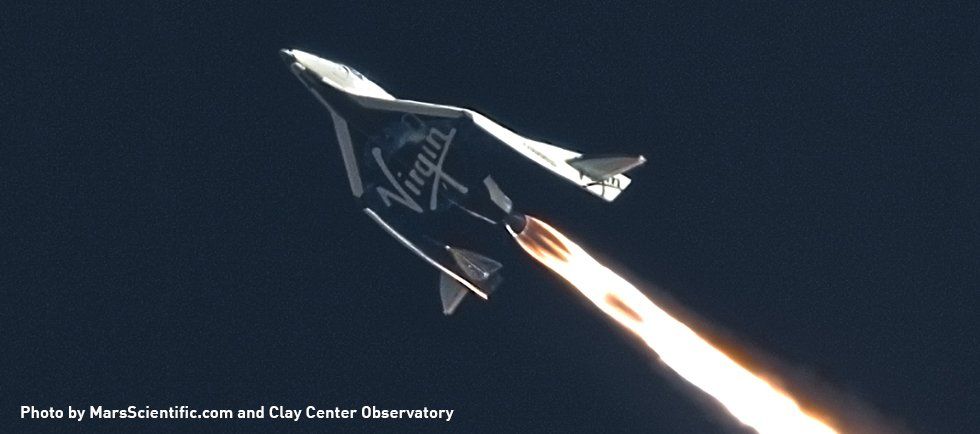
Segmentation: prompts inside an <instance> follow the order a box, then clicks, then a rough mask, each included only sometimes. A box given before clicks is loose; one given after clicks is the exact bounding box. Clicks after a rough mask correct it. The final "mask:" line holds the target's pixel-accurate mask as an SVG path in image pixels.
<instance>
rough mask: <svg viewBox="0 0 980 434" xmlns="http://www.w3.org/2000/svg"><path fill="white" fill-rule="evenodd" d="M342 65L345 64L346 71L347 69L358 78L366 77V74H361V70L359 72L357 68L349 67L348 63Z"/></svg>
mask: <svg viewBox="0 0 980 434" xmlns="http://www.w3.org/2000/svg"><path fill="white" fill-rule="evenodd" d="M340 66H343V67H344V71H346V72H347V73H348V74H354V76H355V77H357V78H361V79H363V78H364V76H363V75H361V73H360V72H357V70H356V69H354V68H351V67H349V66H347V65H340Z"/></svg>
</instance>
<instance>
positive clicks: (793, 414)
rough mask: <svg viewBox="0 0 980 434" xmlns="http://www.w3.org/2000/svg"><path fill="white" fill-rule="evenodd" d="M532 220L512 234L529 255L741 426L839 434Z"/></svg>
mask: <svg viewBox="0 0 980 434" xmlns="http://www.w3.org/2000/svg"><path fill="white" fill-rule="evenodd" d="M526 219H527V225H526V227H525V228H524V230H523V231H521V233H519V234H516V233H513V232H511V233H512V234H513V235H514V238H516V239H517V241H518V243H519V244H520V245H521V247H522V248H524V250H525V251H527V252H528V253H529V254H530V255H531V256H533V257H534V258H535V259H537V260H538V261H540V262H541V263H542V264H544V265H545V266H547V267H548V268H550V269H551V270H552V271H554V272H555V273H558V275H560V276H561V277H562V278H564V279H565V280H567V281H568V282H569V283H571V284H572V286H574V287H575V289H578V290H579V291H580V292H581V293H582V294H583V295H585V296H586V297H588V299H589V300H591V301H592V303H595V305H596V306H598V307H599V309H601V310H602V311H603V312H605V313H606V315H609V316H610V317H612V318H613V319H614V320H616V322H618V323H620V324H622V325H623V326H624V327H626V328H627V329H629V330H630V331H632V332H633V333H635V334H636V335H637V336H638V337H639V338H640V339H642V340H643V342H645V343H646V345H647V346H648V347H650V349H652V350H653V351H654V352H656V353H657V354H658V355H659V356H660V359H661V360H663V362H664V363H666V364H667V366H669V367H670V368H671V369H673V370H674V371H675V372H677V373H678V374H679V375H680V376H681V377H683V378H684V379H686V380H687V381H689V382H690V383H691V384H694V385H695V386H697V387H698V388H700V389H701V390H703V391H704V392H706V393H708V394H709V395H711V396H713V397H714V398H715V399H717V400H718V401H719V402H721V404H722V405H723V406H724V407H725V408H726V409H728V411H729V412H731V413H732V415H734V416H735V417H736V418H737V419H738V420H739V421H741V422H742V423H744V424H746V425H748V426H750V427H752V428H754V429H755V430H756V431H758V432H760V433H780V434H782V433H835V432H836V431H835V430H833V429H832V428H830V427H828V426H827V425H825V424H824V423H823V422H821V421H819V420H817V419H816V418H814V417H813V416H810V415H808V414H806V413H804V412H803V410H802V409H800V407H799V405H797V404H796V402H794V401H793V399H791V398H790V397H789V396H787V395H785V394H784V393H783V392H781V391H779V390H777V389H776V388H775V387H773V386H772V385H770V384H769V383H767V382H766V381H765V380H763V379H761V378H759V377H757V376H755V375H753V374H752V373H751V372H750V371H749V370H747V369H746V368H743V367H742V366H740V365H739V364H738V363H736V362H735V361H734V360H732V359H731V358H729V357H728V356H727V355H725V354H724V353H723V352H722V351H721V350H719V349H717V348H715V347H713V346H711V344H709V343H708V342H707V341H705V340H704V339H703V338H701V337H700V336H698V335H697V334H696V333H694V331H692V330H691V329H690V328H688V327H687V326H685V325H684V324H683V323H681V322H680V321H678V320H677V319H674V318H673V317H671V316H670V315H668V314H667V312H665V311H664V310H663V309H661V308H660V307H658V306H657V305H656V304H654V303H653V302H652V301H650V299H648V298H647V297H646V296H645V295H643V293H642V292H640V291H639V290H637V289H636V287H634V286H633V285H631V284H630V283H629V282H627V281H626V280H625V279H623V278H622V277H620V276H619V275H617V274H616V273H614V272H613V271H612V270H610V269H608V268H606V267H605V266H604V265H602V264H600V263H599V262H598V261H596V260H595V259H594V258H592V256H590V255H589V254H588V253H587V252H586V251H585V250H583V249H582V248H581V247H579V246H577V245H576V244H575V243H573V242H572V241H571V240H569V239H568V238H565V236H563V235H562V234H560V233H559V232H558V231H556V230H555V229H553V228H552V227H550V226H548V225H547V224H545V223H544V222H542V221H540V220H537V219H535V218H533V217H526Z"/></svg>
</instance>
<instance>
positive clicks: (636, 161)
mask: <svg viewBox="0 0 980 434" xmlns="http://www.w3.org/2000/svg"><path fill="white" fill-rule="evenodd" d="M646 161H647V159H646V158H644V157H643V156H642V155H637V156H628V155H580V156H578V157H575V158H570V159H568V160H567V161H566V162H567V163H568V164H569V165H570V166H572V167H574V168H575V169H577V170H578V171H579V172H582V173H583V174H584V175H585V176H588V177H589V178H592V179H594V180H596V181H602V180H605V179H609V178H612V177H614V176H616V175H619V174H621V173H624V172H626V171H628V170H631V169H634V168H636V167H639V166H641V165H643V163H646Z"/></svg>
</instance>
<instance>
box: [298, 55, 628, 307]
mask: <svg viewBox="0 0 980 434" xmlns="http://www.w3.org/2000/svg"><path fill="white" fill-rule="evenodd" d="M280 55H281V56H282V58H283V60H285V61H286V63H287V64H288V65H289V68H290V70H291V71H292V72H293V74H295V75H296V77H297V78H299V80H300V81H301V82H302V83H303V84H304V85H305V86H306V88H307V89H309V90H310V92H312V93H313V96H315V97H316V99H317V100H319V101H320V102H321V103H322V104H323V105H324V106H326V108H327V110H328V111H329V112H330V117H331V119H332V120H333V126H334V130H335V132H336V135H337V142H338V143H339V145H340V155H341V157H342V158H343V163H344V167H345V168H346V170H347V180H348V182H349V183H350V189H351V192H352V193H353V194H354V197H355V198H356V199H357V200H358V202H359V204H360V206H361V207H362V208H363V211H364V213H365V214H367V215H368V217H370V218H371V219H372V220H374V221H375V223H377V224H378V225H380V226H381V227H382V228H383V229H384V230H385V231H387V232H388V233H389V234H391V235H392V236H393V237H394V238H395V239H396V240H398V241H399V242H400V243H401V244H402V245H404V246H405V247H407V248H408V249H409V250H411V251H412V252H413V253H415V254H416V255H418V256H419V257H421V258H422V259H424V260H425V261H426V262H428V263H429V264H431V265H432V266H434V267H436V268H437V269H438V270H439V271H440V281H439V292H440V296H441V299H442V307H443V313H445V314H446V315H449V314H452V313H453V311H455V310H456V307H457V306H459V303H460V302H461V301H462V300H463V298H464V297H465V295H466V294H468V293H470V292H472V293H474V294H476V295H478V296H479V297H481V298H483V299H487V298H488V297H489V296H490V294H491V293H492V292H493V291H494V289H495V288H496V287H497V286H498V285H499V283H500V282H501V277H500V269H501V268H502V265H501V264H500V262H498V261H497V260H495V259H492V258H490V257H488V256H486V255H485V254H481V253H477V252H475V251H473V250H469V249H474V247H473V245H474V244H475V243H477V242H480V241H479V238H480V237H481V236H484V237H485V236H486V235H485V234H482V232H488V231H482V232H481V231H480V230H474V225H491V226H503V227H504V228H505V229H506V231H507V232H509V233H510V235H511V236H516V235H517V234H519V233H521V232H522V231H524V230H525V227H526V226H527V220H525V218H524V216H523V215H522V214H521V213H520V212H519V211H518V210H517V209H516V208H515V207H514V204H513V202H512V201H511V199H510V198H509V197H508V196H507V195H506V194H505V193H504V192H503V190H502V189H501V187H500V186H499V184H498V183H497V180H495V179H494V177H493V175H498V176H502V174H501V173H500V170H501V169H503V168H504V167H501V166H507V165H506V163H501V161H507V160H506V159H507V158H510V157H511V156H512V155H521V156H523V157H526V159H527V160H530V161H531V162H533V163H537V165H538V166H540V167H542V168H544V169H546V170H547V171H550V172H551V173H553V174H555V175H557V176H559V177H561V178H564V179H566V180H567V181H569V182H571V183H573V184H575V185H578V186H579V187H580V188H582V189H585V190H586V191H588V192H589V193H592V194H594V195H596V196H598V197H600V198H602V199H604V200H606V201H610V202H611V201H612V200H614V199H616V197H617V196H618V195H619V194H620V193H621V192H622V191H623V190H624V189H625V188H626V187H627V186H629V184H630V179H629V178H628V177H626V176H625V175H624V172H626V171H628V170H630V169H633V168H635V167H637V166H640V165H642V164H643V163H644V162H645V161H646V160H645V159H644V158H643V157H642V156H625V155H594V156H590V155H582V154H580V153H578V152H574V151H570V150H567V149H563V148H560V147H558V146H555V145H551V144H548V143H543V142H540V141H536V140H532V139H529V138H527V137H523V136H521V135H518V134H517V133H514V132H513V131H511V130H509V129H507V128H505V127H503V126H501V125H499V124H497V123H496V122H494V121H492V120H490V119H489V118H487V117H486V116H484V115H482V114H480V113H478V112H476V111H473V110H470V109H465V108H460V107H453V106H448V105H441V104H430V103H424V102H418V101H412V100H406V99H398V98H395V97H393V96H392V95H391V94H389V93H388V92H386V91H385V90H384V89H382V88H381V87H380V86H378V85H377V84H375V83H374V82H372V81H371V80H369V79H367V78H366V77H364V75H362V74H361V73H359V72H357V71H355V70H354V69H352V68H350V67H348V66H346V65H343V64H341V63H337V62H333V61H330V60H327V59H323V58H320V57H317V56H315V55H313V54H309V53H306V52H303V51H300V50H295V49H284V50H280ZM515 152H516V154H514V153H515ZM532 166H533V165H532ZM491 172H493V173H491ZM498 179H499V178H498ZM492 232H494V233H495V234H498V235H499V234H502V233H503V232H502V231H492ZM551 241H554V240H542V244H543V245H545V246H552V247H551V248H556V249H560V248H561V246H555V244H554V243H553V242H551Z"/></svg>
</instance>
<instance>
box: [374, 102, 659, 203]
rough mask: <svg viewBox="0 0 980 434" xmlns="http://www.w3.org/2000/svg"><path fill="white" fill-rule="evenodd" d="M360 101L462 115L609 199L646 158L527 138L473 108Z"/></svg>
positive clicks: (423, 112) (386, 107)
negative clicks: (598, 152) (597, 152)
mask: <svg viewBox="0 0 980 434" xmlns="http://www.w3.org/2000/svg"><path fill="white" fill-rule="evenodd" d="M359 100H360V102H361V104H362V105H364V106H365V107H368V108H373V109H379V110H393V111H408V112H412V113H415V114H418V115H425V116H435V117H443V118H459V117H461V116H466V117H468V118H470V119H471V120H472V121H473V123H474V124H475V125H476V126H477V127H479V128H480V129H482V130H483V131H485V132H487V133H488V134H490V135H492V136H493V137H495V138H496V139H497V140H498V141H500V142H501V143H503V144H504V145H506V146H507V147H508V148H510V149H513V150H515V151H517V152H518V153H519V154H521V155H523V156H524V157H526V158H528V159H530V160H531V161H534V162H536V163H538V164H539V165H541V166H542V167H544V168H546V169H548V170H550V171H551V172H552V173H554V174H555V175H558V176H560V177H562V178H565V179H567V180H568V181H570V182H573V183H575V184H576V185H578V186H579V187H582V188H584V189H586V190H587V191H589V192H590V193H592V194H594V195H596V196H599V197H601V198H603V199H605V200H606V201H609V202H612V201H613V200H615V199H616V197H618V196H619V194H620V193H622V192H623V191H624V190H625V189H626V187H628V186H629V185H630V182H631V180H630V178H629V177H627V176H626V175H625V174H624V173H625V172H627V171H629V170H632V169H634V168H636V167H638V166H641V165H642V164H644V163H645V162H646V159H645V158H644V157H643V156H642V155H637V156H628V155H597V156H590V155H582V154H581V153H578V152H575V151H571V150H568V149H564V148H561V147H558V146H555V145H552V144H549V143H544V142H540V141H536V140H531V139H528V138H526V137H524V136H521V135H520V134H517V133H515V132H513V131H511V130H510V129H508V128H506V127H504V126H502V125H500V124H498V123H496V122H494V121H493V120H491V119H490V118H488V117H486V116H485V115H483V114H482V113H480V112H477V111H475V110H470V109H465V108H460V107H454V106H449V105H441V104H431V103H424V102H418V101H411V100H385V99H376V98H368V97H362V98H359Z"/></svg>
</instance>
